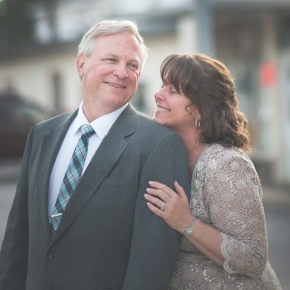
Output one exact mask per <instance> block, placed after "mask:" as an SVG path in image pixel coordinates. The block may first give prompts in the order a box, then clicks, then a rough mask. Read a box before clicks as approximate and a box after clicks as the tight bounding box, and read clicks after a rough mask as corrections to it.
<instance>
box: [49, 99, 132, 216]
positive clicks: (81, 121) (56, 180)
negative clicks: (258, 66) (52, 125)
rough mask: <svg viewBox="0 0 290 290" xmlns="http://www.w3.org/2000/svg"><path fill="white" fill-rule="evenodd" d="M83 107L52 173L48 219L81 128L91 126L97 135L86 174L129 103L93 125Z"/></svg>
mask: <svg viewBox="0 0 290 290" xmlns="http://www.w3.org/2000/svg"><path fill="white" fill-rule="evenodd" d="M82 105H83V103H81V104H80V107H79V111H78V114H77V116H76V118H75V119H74V120H73V122H72V123H71V125H70V127H69V129H68V131H67V133H66V136H65V138H64V140H63V142H62V145H61V147H60V150H59V152H58V155H57V157H56V160H55V163H54V166H53V169H52V172H51V176H50V181H49V197H48V217H50V215H51V214H52V212H53V209H54V206H55V202H56V199H57V196H58V194H59V191H60V187H61V184H62V181H63V178H64V175H65V172H66V170H67V168H68V165H69V162H70V160H71V157H72V155H73V152H74V150H75V147H76V145H77V143H78V141H79V139H80V137H81V135H82V133H81V126H82V125H85V124H90V125H91V126H92V127H93V129H94V130H95V132H96V134H94V135H92V136H91V137H90V139H89V144H88V153H87V157H86V160H85V164H84V168H83V172H82V174H84V172H85V170H86V168H87V166H88V165H89V163H90V161H91V160H92V157H93V156H94V154H95V153H96V151H97V149H98V148H99V146H100V144H101V143H102V141H103V139H104V137H105V136H106V135H107V134H108V132H109V130H110V128H111V127H112V125H113V124H114V122H115V121H116V120H117V118H118V117H119V116H120V114H121V113H122V112H123V111H124V109H125V108H126V107H127V105H128V103H127V104H125V105H124V106H123V107H121V108H119V109H118V110H116V111H114V112H112V113H110V114H107V115H103V116H101V117H99V118H97V119H96V120H94V121H93V122H91V123H89V121H88V120H87V118H86V116H85V114H84V112H83V109H82V107H83V106H82Z"/></svg>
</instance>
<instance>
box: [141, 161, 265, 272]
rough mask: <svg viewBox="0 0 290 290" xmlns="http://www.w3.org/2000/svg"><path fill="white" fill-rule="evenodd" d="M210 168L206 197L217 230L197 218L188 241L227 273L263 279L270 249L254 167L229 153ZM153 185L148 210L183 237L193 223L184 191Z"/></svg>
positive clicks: (149, 191) (259, 188)
mask: <svg viewBox="0 0 290 290" xmlns="http://www.w3.org/2000/svg"><path fill="white" fill-rule="evenodd" d="M211 170H212V171H213V172H211V174H209V176H211V178H209V179H208V180H207V181H206V184H207V185H206V189H205V190H204V192H203V196H204V198H205V199H206V202H207V205H208V209H209V215H210V217H211V223H212V225H213V227H214V228H213V227H211V226H210V225H207V224H204V223H202V222H201V221H198V220H196V221H195V222H194V224H193V229H194V231H193V234H192V235H191V236H189V235H188V234H186V237H187V238H188V239H189V240H190V241H191V242H192V243H193V244H194V245H195V246H196V247H197V248H198V249H199V250H200V251H201V252H203V253H204V254H205V255H206V256H208V257H209V258H210V259H211V260H212V261H214V262H216V263H217V264H218V265H220V266H222V267H224V269H225V270H226V271H227V272H228V273H230V274H235V273H239V274H244V275H247V276H250V277H258V276H259V275H261V273H262V271H263V269H264V268H265V265H266V262H267V258H268V251H267V236H266V225H265V216H264V209H263V205H262V200H261V187H260V182H259V178H258V176H257V173H256V171H255V169H254V166H253V164H252V163H251V161H250V160H249V159H248V158H247V157H246V156H242V155H240V156H239V155H235V156H231V155H227V156H225V158H221V160H219V161H218V162H217V166H216V167H215V168H211ZM150 185H151V186H152V187H153V188H152V189H148V190H147V192H148V193H149V194H150V195H146V196H145V198H146V199H147V200H148V201H149V202H150V203H149V204H148V207H149V209H150V210H151V211H153V212H154V213H155V214H157V215H159V216H160V217H161V218H163V219H164V221H165V222H166V223H167V224H168V225H169V226H171V227H172V228H173V229H175V230H177V231H179V232H180V233H182V232H183V231H184V230H185V229H186V227H187V226H188V225H189V224H190V222H191V220H192V215H191V213H190V209H189V205H188V201H187V199H186V198H184V192H183V191H182V190H181V189H180V188H178V186H175V189H176V191H177V192H178V194H176V193H175V192H174V191H170V190H168V189H167V188H165V187H163V185H160V184H157V183H155V182H154V183H152V184H150ZM154 196H156V197H157V198H155V197H154ZM159 198H160V199H162V200H164V202H165V206H164V211H160V206H161V203H162V201H160V199H159ZM154 205H156V206H157V207H158V208H156V207H155V206H154ZM217 229H218V230H217Z"/></svg>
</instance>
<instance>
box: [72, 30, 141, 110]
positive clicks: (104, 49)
mask: <svg viewBox="0 0 290 290" xmlns="http://www.w3.org/2000/svg"><path fill="white" fill-rule="evenodd" d="M77 69H78V73H79V75H80V77H82V85H83V101H84V105H85V106H93V107H95V108H100V110H103V112H104V113H105V114H107V113H110V112H112V111H114V110H116V109H118V108H120V107H122V106H123V105H124V104H126V103H127V102H129V101H130V100H131V98H132V96H133V95H134V93H135V92H136V89H137V85H138V79H139V76H140V69H141V51H140V47H139V44H138V42H137V40H136V38H135V37H134V36H133V35H131V34H129V33H127V32H122V33H118V34H113V35H103V36H100V37H98V38H97V40H96V43H95V48H94V51H93V52H92V54H91V56H90V57H85V56H83V55H82V54H80V55H79V56H78V58H77Z"/></svg>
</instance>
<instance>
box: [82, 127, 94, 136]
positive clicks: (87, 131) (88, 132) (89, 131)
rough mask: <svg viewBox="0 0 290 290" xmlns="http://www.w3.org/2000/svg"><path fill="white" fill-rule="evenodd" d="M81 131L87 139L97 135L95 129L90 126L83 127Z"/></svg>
mask: <svg viewBox="0 0 290 290" xmlns="http://www.w3.org/2000/svg"><path fill="white" fill-rule="evenodd" d="M81 130H82V135H85V136H86V137H87V138H90V137H91V136H92V135H94V134H95V131H94V129H93V128H92V126H91V125H89V124H85V125H82V127H81Z"/></svg>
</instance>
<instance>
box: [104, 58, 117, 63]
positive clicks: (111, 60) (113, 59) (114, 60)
mask: <svg viewBox="0 0 290 290" xmlns="http://www.w3.org/2000/svg"><path fill="white" fill-rule="evenodd" d="M105 60H106V61H108V62H116V59H115V58H106V59H105Z"/></svg>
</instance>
